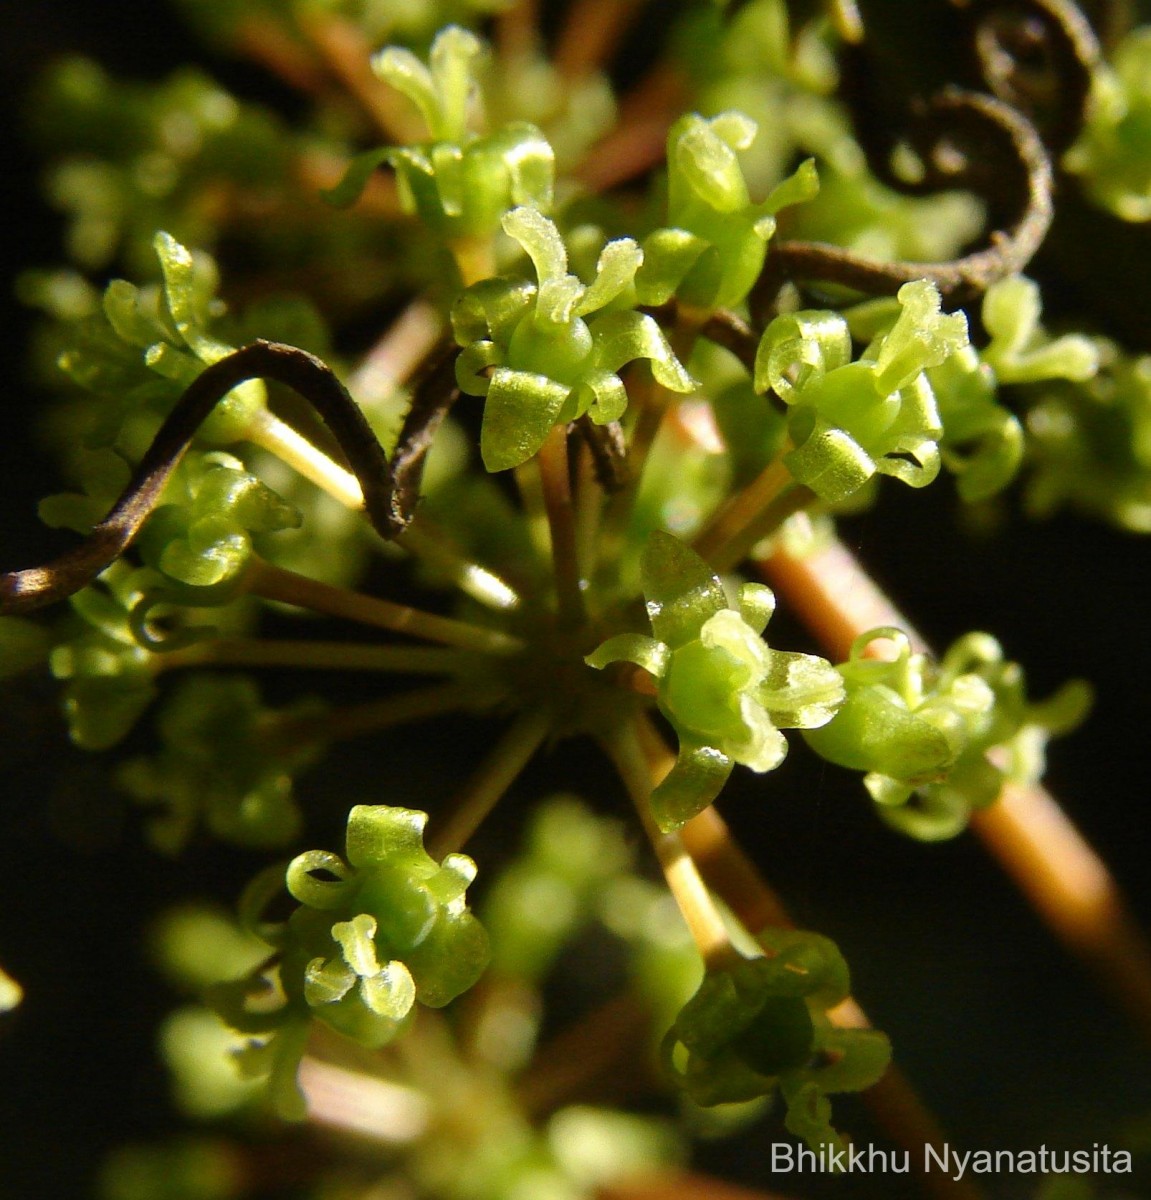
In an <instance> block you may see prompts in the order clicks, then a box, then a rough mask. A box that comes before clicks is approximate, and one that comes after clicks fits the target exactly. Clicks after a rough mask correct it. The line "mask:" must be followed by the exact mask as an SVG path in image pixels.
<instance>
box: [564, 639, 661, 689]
mask: <svg viewBox="0 0 1151 1200" xmlns="http://www.w3.org/2000/svg"><path fill="white" fill-rule="evenodd" d="M668 657H669V651H668V648H667V646H665V645H664V644H663V642H657V641H656V640H655V638H649V637H644V635H643V634H642V633H619V634H616V636H615V637H611V638H608V640H607V641H606V642H604V643H603V644H602V645H601V646H597V647H596V649H595V650H593V651H592V652H591V654H589V655H587V657H586V658H585V659H584V662H586V663H587V665H588V666H589V667H595V669H596V670H597V671H598V670H602V669H603V668H604V667H606V666H607V665H608V664H609V663H614V662H630V663H635V665H636V666H637V667H643V669H644V670H645V671H647V672H648V673H649V674H650V675H654V676H655V677H656V679H658V678H659V677H660V676H661V675H663V673H664V671H665V670H666V669H667V661H668Z"/></svg>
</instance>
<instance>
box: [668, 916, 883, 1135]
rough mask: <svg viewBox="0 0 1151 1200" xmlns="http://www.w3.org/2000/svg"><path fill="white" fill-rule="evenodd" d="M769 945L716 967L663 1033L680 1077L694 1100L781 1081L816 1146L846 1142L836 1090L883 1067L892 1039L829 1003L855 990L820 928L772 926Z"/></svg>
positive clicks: (795, 1120)
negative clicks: (842, 1020) (846, 1024)
mask: <svg viewBox="0 0 1151 1200" xmlns="http://www.w3.org/2000/svg"><path fill="white" fill-rule="evenodd" d="M758 940H759V942H760V945H761V946H762V947H763V949H764V950H765V951H766V952H767V953H766V955H765V956H763V957H759V958H749V959H743V960H741V961H739V962H737V963H736V964H734V965H731V966H725V967H722V968H719V969H715V970H711V971H709V972H708V973H707V975H705V976H704V979H703V982H702V983H701V984H700V986H699V990H698V991H697V992H696V994H695V995H694V996H693V997H692V998H691V999H690V1000H689V1001H688V1002H687V1004H686V1005H685V1006H684V1008H683V1009H682V1011H681V1012H680V1013H679V1015H678V1016H677V1017H676V1020H675V1023H674V1025H673V1026H672V1027H671V1029H670V1030H669V1031H668V1033H667V1036H666V1037H665V1038H664V1044H663V1054H664V1061H665V1063H666V1064H667V1067H668V1070H669V1072H670V1073H671V1075H672V1077H673V1078H674V1079H675V1081H676V1082H677V1084H678V1085H679V1086H680V1087H681V1088H682V1089H683V1090H684V1091H685V1092H686V1093H687V1095H688V1096H689V1097H690V1098H691V1099H692V1100H693V1101H695V1103H696V1104H702V1105H704V1106H711V1105H715V1104H730V1103H738V1102H740V1101H747V1100H753V1099H755V1098H756V1097H759V1096H765V1095H769V1094H771V1093H772V1092H773V1091H774V1090H775V1089H776V1088H777V1087H778V1088H779V1089H780V1092H781V1094H782V1096H783V1099H784V1101H785V1102H786V1104H787V1117H786V1122H785V1123H786V1125H787V1128H788V1129H789V1130H790V1131H791V1132H792V1133H794V1134H796V1135H798V1136H800V1137H802V1138H804V1139H805V1140H806V1141H807V1142H808V1143H809V1145H811V1146H812V1148H813V1149H818V1148H819V1147H820V1146H823V1145H831V1146H840V1145H842V1140H841V1138H840V1137H839V1135H838V1134H837V1133H836V1132H835V1130H834V1129H833V1128H832V1126H831V1105H830V1103H829V1101H828V1099H827V1095H828V1093H832V1092H857V1091H862V1090H863V1089H864V1088H867V1087H870V1086H871V1085H872V1084H873V1083H875V1082H876V1080H877V1079H879V1077H880V1076H881V1075H882V1074H883V1072H884V1070H885V1069H886V1068H887V1064H888V1062H889V1061H890V1058H891V1047H890V1045H889V1043H888V1041H887V1038H886V1037H885V1036H884V1035H883V1034H882V1033H877V1032H876V1031H875V1030H871V1029H839V1028H836V1027H835V1026H833V1025H832V1024H831V1021H830V1019H829V1018H828V1015H827V1013H828V1010H829V1009H831V1008H834V1007H835V1005H837V1004H839V1003H840V1001H842V1000H844V999H846V998H847V996H848V995H849V994H850V978H849V975H848V970H847V964H846V963H845V962H844V961H843V957H842V956H841V955H840V953H839V950H838V949H837V948H836V946H835V945H834V943H832V942H830V941H829V940H828V939H827V938H824V937H820V936H819V935H818V934H813V933H802V932H799V931H794V930H766V931H765V932H764V933H763V934H761V935H760V937H759V939H758Z"/></svg>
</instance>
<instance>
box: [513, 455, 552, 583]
mask: <svg viewBox="0 0 1151 1200" xmlns="http://www.w3.org/2000/svg"><path fill="white" fill-rule="evenodd" d="M512 478H513V479H514V480H515V484H516V490H517V491H518V492H519V494H520V503H521V504H522V505H523V510H524V524H525V525H526V526H527V533H528V537H529V539H530V540H531V543H532V548H533V549H534V550H535V552H536V556H537V557H538V558H539V560H540V562H542V563H546V562H548V561H549V560H550V558H551V555H552V542H551V526H550V524H549V523H548V513H547V503H546V501H545V500H544V489H543V478H542V475H541V471H540V464H539V458H538V457H536V458H533V459H529V460H528V462H526V463H524V464H522V465H521V466H518V467H516V468H515V470H514V471H513V472H512Z"/></svg>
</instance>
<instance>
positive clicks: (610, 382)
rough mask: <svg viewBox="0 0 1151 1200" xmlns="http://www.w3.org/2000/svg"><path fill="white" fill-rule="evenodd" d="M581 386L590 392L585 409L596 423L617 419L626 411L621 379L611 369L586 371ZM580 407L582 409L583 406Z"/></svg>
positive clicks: (603, 423)
mask: <svg viewBox="0 0 1151 1200" xmlns="http://www.w3.org/2000/svg"><path fill="white" fill-rule="evenodd" d="M583 387H584V388H586V389H588V390H589V391H590V392H591V393H592V400H591V402H590V404H588V405H587V408H586V411H587V413H588V415H589V416H590V417H591V419H592V420H593V421H594V422H595V423H596V424H597V425H608V424H610V423H611V422H612V421H618V420H619V419H620V417H622V416H623V414H624V413H625V412H626V411H627V391H626V389H625V388H624V386H623V380H622V379H620V377H619V376H618V375H615V374H613V373H612V372H611V371H588V372H587V374H586V375H584V377H583ZM580 407H581V409H583V407H584V406H583V405H581V406H580ZM582 415H583V412H582V411H581V413H580V416H582Z"/></svg>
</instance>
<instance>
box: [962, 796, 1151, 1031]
mask: <svg viewBox="0 0 1151 1200" xmlns="http://www.w3.org/2000/svg"><path fill="white" fill-rule="evenodd" d="M971 825H972V828H973V829H974V830H975V832H976V833H977V834H978V836H979V838H980V839H981V840H982V842H983V844H984V845H985V846H986V847H987V848H988V849H989V850H990V851H991V852H992V853H993V854H994V855H995V856H996V858H997V859H998V860H999V862H1000V864H1001V865H1002V866H1003V867H1004V868H1005V869H1006V870H1007V871H1008V873H1009V874H1010V875H1011V876H1012V877H1013V878H1014V880H1015V882H1016V884H1017V885H1018V886H1019V888H1020V890H1021V891H1023V892H1024V894H1025V895H1026V896H1027V898H1028V899H1029V900H1030V901H1031V904H1032V905H1033V907H1034V908H1035V910H1036V911H1037V912H1038V913H1039V914H1040V915H1041V916H1042V917H1043V919H1044V920H1045V921H1046V922H1047V924H1048V926H1049V927H1050V928H1051V929H1053V930H1054V931H1055V932H1056V933H1057V934H1058V935H1059V937H1060V938H1061V939H1062V941H1063V942H1064V943H1065V944H1066V945H1067V946H1069V947H1070V948H1071V949H1072V950H1074V951H1075V952H1076V953H1077V954H1078V955H1079V956H1080V957H1081V958H1082V959H1084V960H1085V961H1087V962H1088V963H1090V964H1091V965H1092V966H1093V967H1094V968H1095V969H1096V970H1097V971H1098V972H1099V973H1100V974H1101V975H1102V976H1103V978H1104V980H1105V982H1106V983H1107V985H1108V986H1109V988H1110V989H1111V992H1112V994H1113V995H1114V996H1115V998H1116V1000H1117V1001H1118V1002H1119V1003H1120V1004H1121V1005H1122V1006H1123V1008H1124V1009H1125V1010H1126V1012H1127V1015H1128V1016H1129V1017H1130V1018H1131V1020H1132V1021H1134V1022H1135V1023H1136V1025H1138V1026H1139V1028H1141V1029H1142V1030H1143V1033H1144V1035H1145V1036H1146V1037H1148V1038H1151V947H1149V946H1148V943H1147V939H1146V936H1145V935H1144V933H1143V931H1142V930H1141V929H1140V928H1139V926H1138V925H1137V924H1136V923H1135V921H1134V919H1133V918H1132V916H1131V913H1130V911H1129V910H1128V909H1127V906H1126V903H1125V901H1124V899H1123V895H1122V893H1121V892H1120V890H1119V887H1118V884H1117V883H1116V882H1115V880H1114V879H1113V878H1112V876H1111V873H1110V872H1109V871H1108V869H1107V866H1106V864H1105V863H1104V862H1103V860H1102V859H1101V858H1100V857H1099V856H1098V855H1097V854H1096V853H1095V851H1094V850H1093V849H1092V848H1091V847H1090V846H1089V845H1088V844H1087V843H1086V842H1085V841H1084V840H1083V835H1082V834H1081V833H1080V832H1079V830H1077V829H1076V828H1075V826H1074V825H1073V824H1072V823H1071V821H1070V820H1069V819H1068V817H1067V814H1066V813H1065V812H1064V811H1063V809H1062V808H1060V806H1059V804H1058V802H1057V801H1056V799H1055V797H1054V796H1052V795H1051V793H1050V792H1049V791H1047V790H1046V788H1042V787H1039V786H1034V787H1019V786H1017V785H1015V784H1011V783H1008V784H1006V785H1005V786H1004V788H1003V790H1002V792H1001V793H1000V795H999V799H998V800H997V801H996V802H995V804H993V805H991V807H990V808H985V809H982V810H981V811H979V812H976V813H972V815H971Z"/></svg>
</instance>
